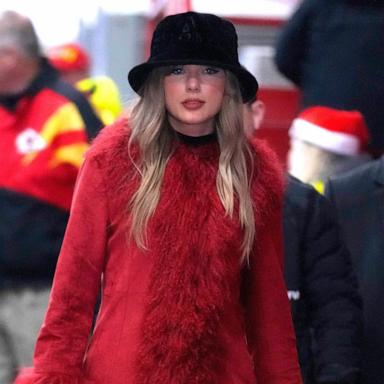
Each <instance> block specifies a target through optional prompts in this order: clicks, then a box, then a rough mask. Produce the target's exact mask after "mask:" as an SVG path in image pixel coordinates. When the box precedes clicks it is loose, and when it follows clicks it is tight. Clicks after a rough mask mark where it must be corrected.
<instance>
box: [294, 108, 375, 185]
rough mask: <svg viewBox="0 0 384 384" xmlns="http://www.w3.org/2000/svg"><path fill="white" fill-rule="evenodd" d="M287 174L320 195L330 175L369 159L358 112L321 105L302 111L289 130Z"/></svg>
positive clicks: (367, 134)
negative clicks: (312, 187) (306, 184)
mask: <svg viewBox="0 0 384 384" xmlns="http://www.w3.org/2000/svg"><path fill="white" fill-rule="evenodd" d="M289 136H290V150H289V152H288V161H287V163H288V172H289V173H290V174H291V175H293V176H295V177H296V178H298V179H299V180H301V181H303V182H305V183H309V184H312V185H313V186H315V188H316V189H317V190H318V191H319V192H323V190H324V181H325V180H326V179H327V178H329V177H330V176H335V175H338V174H340V173H342V172H345V171H347V170H350V169H352V168H355V167H357V166H359V165H361V164H363V163H365V162H367V161H369V160H371V156H370V155H369V154H368V153H367V152H366V148H367V143H368V140H369V132H368V128H367V126H366V123H365V120H364V117H363V115H362V114H361V113H360V112H359V111H346V110H339V109H335V108H329V107H324V106H314V107H309V108H307V109H305V110H303V111H302V112H301V113H300V114H299V115H298V116H297V117H296V119H294V120H293V122H292V125H291V127H290V129H289Z"/></svg>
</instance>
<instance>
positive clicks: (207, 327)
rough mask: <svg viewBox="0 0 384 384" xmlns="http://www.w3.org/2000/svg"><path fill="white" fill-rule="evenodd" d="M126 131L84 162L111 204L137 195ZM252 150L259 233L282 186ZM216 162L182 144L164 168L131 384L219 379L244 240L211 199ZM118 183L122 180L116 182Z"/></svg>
mask: <svg viewBox="0 0 384 384" xmlns="http://www.w3.org/2000/svg"><path fill="white" fill-rule="evenodd" d="M127 129H128V125H127V122H126V121H121V122H119V123H117V124H114V125H113V126H111V127H108V128H105V131H104V132H103V133H102V134H101V135H100V136H99V137H98V138H97V139H96V140H95V143H94V145H93V147H92V148H91V150H90V152H89V154H88V156H90V157H95V158H97V159H98V160H99V162H100V164H103V166H104V167H106V169H105V171H104V172H103V173H104V174H105V175H107V176H108V185H109V186H110V188H109V189H110V190H112V191H114V192H113V193H114V198H115V199H116V195H117V193H116V188H120V187H122V186H123V187H124V193H122V194H123V195H124V198H127V196H128V198H129V196H130V194H131V193H132V192H133V191H134V190H135V187H134V185H133V184H132V176H134V175H135V173H132V172H133V167H132V166H131V165H130V164H132V163H131V160H130V158H129V156H128V147H127V136H128V135H127ZM254 148H255V152H256V153H255V173H254V179H253V182H252V195H253V198H254V201H255V206H256V209H255V212H256V223H257V226H258V225H262V222H263V220H264V219H265V218H266V217H267V216H268V214H269V213H270V212H272V211H273V210H275V209H276V207H277V206H278V205H279V203H280V200H281V195H282V178H281V177H280V176H278V175H279V174H281V172H279V170H278V165H277V164H278V163H277V160H273V159H272V158H273V155H272V154H271V151H270V150H268V149H267V148H266V146H265V145H264V144H263V143H261V142H259V141H257V142H255V143H254ZM218 156H219V149H218V146H217V144H216V143H209V144H206V145H203V146H200V147H197V148H191V147H188V146H186V145H184V144H180V145H179V146H178V147H177V148H176V150H175V152H174V154H173V155H172V157H171V159H170V160H169V163H168V165H167V168H166V171H165V175H164V180H163V184H162V192H161V199H160V201H159V204H158V206H157V209H156V211H155V214H154V215H153V217H152V218H151V219H150V222H149V224H148V234H149V236H148V239H149V242H150V243H149V244H148V249H149V251H148V252H147V253H146V254H145V255H143V257H148V259H149V262H150V263H151V264H152V266H153V267H152V272H151V276H150V285H149V287H148V296H147V303H146V309H145V313H144V317H143V323H142V335H141V337H142V340H141V344H140V347H139V349H138V351H137V361H136V368H137V375H136V378H135V380H134V384H164V383H167V384H180V383H188V384H207V383H209V384H219V383H221V382H222V380H221V377H222V374H225V373H224V372H222V371H223V367H225V366H226V364H225V363H224V362H225V361H226V345H224V339H223V337H222V335H221V334H220V330H221V329H222V326H223V324H224V323H225V322H226V321H230V320H228V319H231V318H232V316H233V314H234V313H240V312H241V310H240V308H239V306H240V304H239V292H240V275H241V274H240V268H241V265H240V263H239V260H240V257H241V243H242V239H243V233H242V230H241V228H240V225H239V223H238V220H237V219H236V216H235V219H231V218H230V217H228V216H226V215H225V212H224V208H223V207H222V204H221V202H220V199H219V197H218V195H217V191H216V176H217V168H218ZM101 160H102V163H101ZM121 175H128V176H127V177H126V178H125V179H124V180H121ZM129 175H130V176H129ZM129 177H131V179H130V178H129ZM133 178H135V179H137V177H133ZM122 181H123V183H122ZM125 191H126V192H127V193H125ZM256 231H257V229H256ZM227 328H228V329H230V328H231V327H230V326H228V325H227Z"/></svg>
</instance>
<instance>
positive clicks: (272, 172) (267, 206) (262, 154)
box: [251, 139, 285, 216]
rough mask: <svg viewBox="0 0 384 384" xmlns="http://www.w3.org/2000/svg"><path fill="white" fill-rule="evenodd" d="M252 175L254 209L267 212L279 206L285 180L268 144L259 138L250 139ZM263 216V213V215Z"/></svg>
mask: <svg viewBox="0 0 384 384" xmlns="http://www.w3.org/2000/svg"><path fill="white" fill-rule="evenodd" d="M251 147H252V150H253V159H254V161H253V168H254V169H253V176H252V181H251V193H252V198H253V200H254V203H255V205H256V210H258V209H260V208H261V209H262V212H264V213H265V214H268V212H270V211H273V210H275V209H277V208H280V207H281V203H282V199H283V192H284V187H285V181H284V176H283V169H282V166H281V164H280V162H279V160H278V158H277V156H276V154H275V152H274V151H273V150H272V149H271V148H270V146H269V145H268V144H267V143H266V142H265V141H264V140H259V139H252V141H251ZM263 216H264V215H263Z"/></svg>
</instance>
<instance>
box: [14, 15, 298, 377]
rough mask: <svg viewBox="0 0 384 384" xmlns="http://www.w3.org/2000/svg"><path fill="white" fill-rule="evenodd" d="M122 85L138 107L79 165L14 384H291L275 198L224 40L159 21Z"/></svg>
mask: <svg viewBox="0 0 384 384" xmlns="http://www.w3.org/2000/svg"><path fill="white" fill-rule="evenodd" d="M128 79H129V82H130V84H131V86H132V88H133V89H134V90H135V91H137V92H138V93H139V94H140V95H141V99H140V100H139V102H138V104H137V105H136V106H135V108H134V109H133V111H132V115H131V117H130V122H129V124H128V122H127V121H124V120H123V121H119V122H117V123H115V124H114V125H113V126H110V127H108V128H105V129H104V130H103V132H102V134H101V135H100V136H99V137H98V139H97V140H96V141H95V142H94V144H93V147H92V149H91V150H90V151H89V153H88V154H87V158H86V160H85V163H84V166H83V168H82V171H81V173H80V176H79V179H78V183H77V189H76V193H75V196H74V201H73V206H72V212H71V218H70V222H69V225H68V229H67V233H66V238H65V241H64V244H63V247H62V251H61V255H60V261H59V263H58V266H57V270H56V275H55V281H54V285H53V291H52V295H51V300H50V305H49V308H48V312H47V315H46V319H45V322H44V324H43V327H42V329H41V332H40V336H39V339H38V341H37V345H36V351H35V359H34V362H35V367H34V369H33V370H32V371H29V372H26V373H25V374H24V375H20V377H19V381H18V383H39V384H43V383H47V384H48V383H60V384H69V383H71V384H73V383H97V384H99V383H100V384H101V383H110V384H120V383H121V384H123V383H124V384H126V383H132V384H133V383H137V384H144V383H148V384H149V383H151V384H156V383H158V384H165V383H170V384H173V383H174V384H189V383H191V384H203V383H204V384H208V383H209V384H214V383H228V384H229V383H231V384H246V383H247V384H251V383H252V384H254V383H259V384H260V383H262V384H277V383H278V384H298V383H300V382H301V381H300V376H299V368H298V363H297V356H296V350H295V339H294V336H293V329H292V325H291V319H290V314H289V304H288V300H287V296H286V292H285V288H284V283H283V277H282V273H281V255H280V254H279V253H278V252H279V250H280V247H281V233H280V232H281V211H280V208H281V193H282V192H281V191H282V182H281V178H280V175H279V171H278V170H277V167H276V164H275V163H274V160H272V159H271V158H270V156H271V155H270V153H269V152H268V150H266V149H265V148H263V147H260V146H259V145H257V144H255V147H254V148H251V146H250V145H249V144H248V143H247V142H246V140H245V138H244V135H243V133H242V132H243V125H242V109H241V106H242V101H247V100H249V99H250V98H252V97H253V95H254V94H255V93H256V91H257V82H256V79H255V78H254V77H253V76H252V75H251V74H250V73H249V72H247V71H246V70H245V69H244V68H242V67H241V66H240V64H239V62H238V56H237V36H236V32H235V29H234V27H233V25H232V24H231V23H229V22H228V21H225V20H223V19H220V18H218V17H217V16H214V15H208V14H199V13H193V12H188V13H184V14H178V15H174V16H169V17H167V18H165V19H164V20H163V21H162V22H160V24H159V25H158V27H157V28H156V31H155V32H154V36H153V41H152V47H151V57H150V59H149V60H148V61H147V62H146V63H144V64H141V65H139V66H137V67H135V68H133V69H132V70H131V71H130V73H129V76H128ZM100 285H101V287H102V298H101V305H100V310H99V313H98V316H97V320H96V324H95V328H94V332H93V334H92V335H91V336H90V329H91V325H92V318H93V311H94V305H95V302H96V298H97V296H98V292H99V289H100Z"/></svg>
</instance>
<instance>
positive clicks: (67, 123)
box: [22, 103, 85, 165]
mask: <svg viewBox="0 0 384 384" xmlns="http://www.w3.org/2000/svg"><path fill="white" fill-rule="evenodd" d="M84 130H85V127H84V121H83V119H82V118H81V115H80V112H79V111H78V109H77V107H76V105H75V104H73V103H66V104H64V105H63V106H62V107H60V108H59V109H57V110H56V111H55V113H54V114H53V115H52V116H51V117H50V118H49V119H47V121H46V122H45V123H44V125H43V126H42V128H41V130H40V132H39V134H40V135H41V136H42V137H43V139H44V140H45V142H46V143H47V146H49V145H50V144H51V143H52V141H53V140H54V139H55V138H56V136H58V135H60V134H62V133H66V132H75V131H84ZM38 154H39V152H38V151H36V152H31V153H28V154H27V155H25V156H24V157H23V159H22V164H23V165H28V164H30V163H32V161H33V160H34V159H35V157H36V156H37V155H38Z"/></svg>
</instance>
